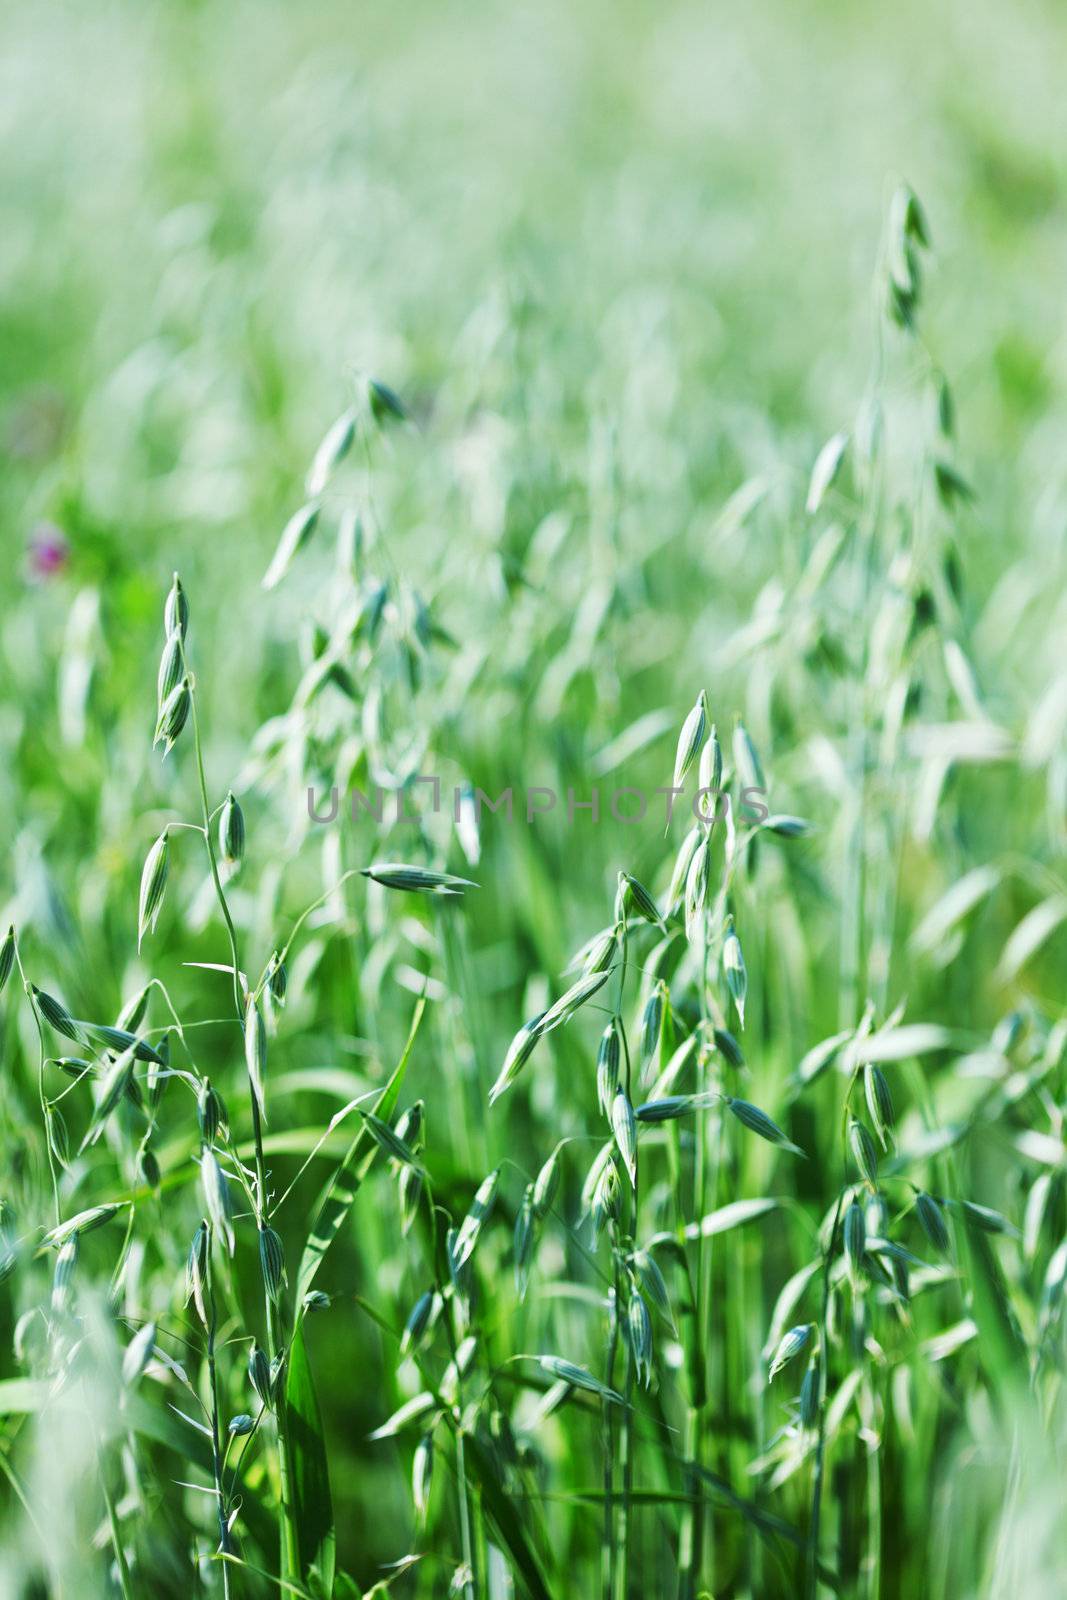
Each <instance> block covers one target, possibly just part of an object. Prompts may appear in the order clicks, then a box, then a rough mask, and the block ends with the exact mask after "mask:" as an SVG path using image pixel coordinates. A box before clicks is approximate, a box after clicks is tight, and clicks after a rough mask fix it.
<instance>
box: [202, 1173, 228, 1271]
mask: <svg viewBox="0 0 1067 1600" xmlns="http://www.w3.org/2000/svg"><path fill="white" fill-rule="evenodd" d="M200 1184H201V1189H202V1191H203V1195H204V1203H205V1205H206V1206H207V1211H208V1216H209V1217H210V1218H211V1223H212V1226H213V1227H214V1228H215V1229H216V1230H217V1232H219V1233H220V1234H221V1235H222V1237H223V1238H224V1239H225V1241H226V1248H227V1250H228V1251H229V1253H230V1255H231V1256H232V1255H233V1251H234V1233H233V1195H232V1193H231V1190H230V1180H229V1179H228V1178H227V1176H226V1174H225V1172H224V1171H223V1170H222V1166H221V1164H220V1162H219V1159H218V1157H217V1156H216V1154H215V1152H214V1150H211V1149H205V1150H204V1151H203V1152H202V1154H201V1156H200Z"/></svg>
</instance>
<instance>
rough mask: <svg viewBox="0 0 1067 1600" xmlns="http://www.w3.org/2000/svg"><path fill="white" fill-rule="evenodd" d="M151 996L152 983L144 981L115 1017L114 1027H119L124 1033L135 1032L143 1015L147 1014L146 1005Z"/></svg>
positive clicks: (142, 1019)
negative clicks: (143, 984) (141, 986)
mask: <svg viewBox="0 0 1067 1600" xmlns="http://www.w3.org/2000/svg"><path fill="white" fill-rule="evenodd" d="M151 998H152V985H151V984H150V983H146V984H145V986H144V988H143V989H139V990H138V991H137V993H136V994H135V995H133V996H132V997H131V998H130V999H129V1000H127V1002H126V1004H125V1005H124V1006H123V1008H122V1010H121V1011H120V1012H119V1014H118V1016H117V1017H116V1019H115V1026H116V1028H121V1029H122V1030H123V1031H124V1032H125V1033H132V1034H136V1032H137V1030H138V1028H139V1027H140V1026H141V1024H142V1022H143V1021H144V1019H145V1017H146V1016H147V1015H148V1005H149V1001H150V1000H151Z"/></svg>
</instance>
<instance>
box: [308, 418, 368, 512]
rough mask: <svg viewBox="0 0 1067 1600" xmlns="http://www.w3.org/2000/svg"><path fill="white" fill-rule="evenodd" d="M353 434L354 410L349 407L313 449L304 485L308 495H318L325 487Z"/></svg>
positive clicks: (347, 449) (339, 462)
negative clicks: (312, 458)
mask: <svg viewBox="0 0 1067 1600" xmlns="http://www.w3.org/2000/svg"><path fill="white" fill-rule="evenodd" d="M355 436H356V411H355V409H354V407H350V408H349V409H348V410H347V411H344V412H342V414H341V415H340V416H339V417H338V419H337V421H336V422H335V423H334V424H333V426H332V427H331V428H330V430H329V432H328V433H327V434H326V436H325V438H324V439H323V441H322V443H321V444H320V445H319V448H318V449H317V450H316V451H315V459H314V461H313V462H312V463H311V469H310V471H309V472H308V475H307V483H306V485H305V487H306V489H307V492H308V494H309V495H320V494H321V493H322V491H323V490H324V489H325V488H326V485H327V484H328V483H329V481H330V479H331V477H332V476H333V474H334V471H335V470H336V468H337V467H338V466H340V464H341V462H342V461H343V460H344V458H345V456H346V455H347V454H348V452H349V450H350V449H351V448H352V441H353V439H354V438H355Z"/></svg>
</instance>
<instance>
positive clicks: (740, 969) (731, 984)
mask: <svg viewBox="0 0 1067 1600" xmlns="http://www.w3.org/2000/svg"><path fill="white" fill-rule="evenodd" d="M722 969H723V972H724V974H725V976H726V987H727V988H728V989H729V991H730V995H731V998H732V999H733V1002H734V1006H735V1007H736V1010H737V1020H738V1021H739V1022H740V1024H741V1027H742V1029H743V1028H744V1026H745V996H746V994H747V993H748V973H747V971H746V970H745V958H744V955H743V954H742V951H741V941H740V939H739V938H738V937H737V929H736V928H735V927H734V921H733V918H732V917H731V918H730V920H729V922H728V923H727V927H726V937H725V939H724V940H723V945H722Z"/></svg>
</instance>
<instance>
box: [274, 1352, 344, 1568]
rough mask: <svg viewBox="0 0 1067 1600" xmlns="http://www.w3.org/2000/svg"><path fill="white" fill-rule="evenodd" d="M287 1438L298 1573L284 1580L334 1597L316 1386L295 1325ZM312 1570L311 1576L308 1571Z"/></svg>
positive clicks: (330, 1517)
mask: <svg viewBox="0 0 1067 1600" xmlns="http://www.w3.org/2000/svg"><path fill="white" fill-rule="evenodd" d="M285 1410H286V1432H287V1435H288V1450H289V1482H290V1486H291V1490H292V1515H293V1520H294V1522H295V1524H296V1542H297V1549H298V1550H299V1552H300V1571H299V1572H298V1573H293V1574H289V1576H292V1577H295V1578H297V1579H298V1581H299V1582H301V1583H307V1584H309V1586H310V1587H311V1588H312V1589H315V1588H321V1590H322V1593H323V1594H324V1595H329V1594H331V1593H332V1592H333V1577H334V1554H335V1547H336V1542H337V1540H336V1533H335V1530H334V1521H333V1499H332V1497H331V1495H330V1473H329V1468H328V1465H327V1461H326V1444H325V1441H324V1439H323V1436H322V1417H321V1415H320V1412H319V1403H318V1400H317V1399H316V1396H315V1385H314V1383H313V1381H312V1377H311V1367H310V1365H309V1364H308V1358H307V1349H306V1347H305V1345H304V1329H303V1324H302V1323H299V1324H298V1325H297V1329H296V1332H295V1334H294V1335H293V1342H292V1345H291V1346H290V1349H289V1362H288V1367H287V1376H286V1381H285ZM312 1569H314V1572H313V1571H312Z"/></svg>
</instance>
